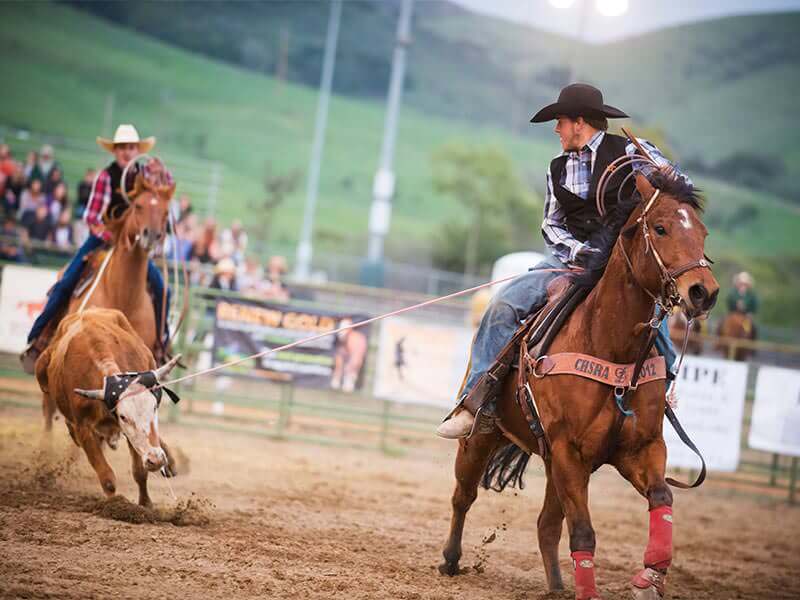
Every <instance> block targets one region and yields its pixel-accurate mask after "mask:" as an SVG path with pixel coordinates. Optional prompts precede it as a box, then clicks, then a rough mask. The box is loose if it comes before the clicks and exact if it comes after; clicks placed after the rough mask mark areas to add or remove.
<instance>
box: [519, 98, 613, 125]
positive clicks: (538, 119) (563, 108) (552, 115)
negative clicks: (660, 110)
mask: <svg viewBox="0 0 800 600" xmlns="http://www.w3.org/2000/svg"><path fill="white" fill-rule="evenodd" d="M579 114H584V115H586V116H590V117H606V118H607V119H627V118H628V115H626V114H625V113H624V112H622V111H621V110H620V109H618V108H615V107H613V106H609V105H608V104H604V105H603V108H602V109H601V110H598V109H596V108H587V107H586V106H584V105H578V104H571V103H568V102H554V103H553V104H548V105H547V106H545V107H544V108H543V109H542V110H540V111H539V112H537V113H536V114H535V115H533V118H532V119H531V123H545V122H547V121H552V120H553V119H556V118H558V116H559V115H579Z"/></svg>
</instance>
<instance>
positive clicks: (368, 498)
mask: <svg viewBox="0 0 800 600" xmlns="http://www.w3.org/2000/svg"><path fill="white" fill-rule="evenodd" d="M163 435H164V437H165V439H167V440H168V441H170V442H171V444H172V447H173V448H174V449H176V450H177V451H178V454H179V457H181V459H182V460H181V461H180V462H181V464H180V466H182V467H183V471H184V472H183V474H182V475H180V476H179V477H178V478H176V479H174V480H172V481H173V482H174V483H173V487H174V492H175V494H176V495H177V498H178V500H177V502H176V501H175V500H173V499H172V497H171V495H170V493H169V489H168V487H167V485H166V482H165V480H163V479H161V478H160V477H159V478H153V477H151V483H150V489H151V495H152V497H153V500H154V501H155V503H156V506H157V509H156V510H155V511H143V510H137V508H136V507H134V506H132V505H130V504H129V503H127V502H126V501H124V500H122V499H121V498H117V499H113V500H112V501H110V502H109V501H104V500H103V499H102V497H101V494H100V488H99V484H98V483H97V480H96V478H95V476H94V473H93V471H92V470H91V468H90V467H89V466H88V463H87V462H86V459H85V457H84V456H83V454H82V453H81V454H80V455H78V454H77V453H76V452H75V451H74V449H73V448H72V447H71V446H72V444H71V442H70V441H69V440H68V436H67V433H66V429H65V427H64V425H63V422H58V423H56V427H55V430H54V432H53V436H52V440H51V441H50V442H47V441H46V440H43V437H42V433H41V425H40V420H39V418H38V414H36V413H35V412H34V411H31V410H25V409H12V408H0V597H2V598H81V599H85V598H112V597H113V598H159V599H161V598H203V599H215V598H224V599H225V600H231V599H238V598H256V597H258V598H294V599H296V598H303V599H305V598H334V597H337V598H392V599H394V598H436V599H442V600H444V599H448V598H453V599H455V598H493V599H497V598H512V599H523V598H530V599H537V598H538V599H545V598H546V599H556V598H558V599H561V598H563V599H571V598H572V597H573V593H572V591H571V589H570V590H567V591H565V592H562V593H559V594H547V593H546V592H545V582H544V574H543V572H542V568H541V565H540V559H539V556H538V548H537V544H536V530H535V524H536V516H537V514H538V510H539V506H540V503H541V499H542V487H543V486H542V483H543V479H542V472H541V469H540V468H539V465H538V464H536V465H534V466H533V467H532V468H531V472H530V475H529V477H528V487H527V488H526V489H525V490H524V491H523V492H519V493H514V491H513V490H512V491H507V492H505V493H504V494H502V495H498V494H495V493H488V492H482V493H481V495H480V496H479V498H478V501H477V503H476V504H475V506H474V508H473V510H472V511H471V513H470V515H469V517H468V520H467V527H466V531H465V543H464V557H463V559H462V566H464V567H466V572H465V573H464V574H463V575H461V576H460V577H456V578H449V577H444V576H442V575H440V574H439V572H438V570H437V565H438V564H439V563H440V562H441V547H442V544H443V542H444V539H445V536H446V534H447V528H448V522H449V516H450V509H449V501H450V493H451V488H452V474H451V471H452V459H453V450H454V445H452V444H450V443H445V442H442V443H441V445H439V446H435V447H436V448H438V450H439V453H438V454H436V455H433V456H431V457H429V458H428V459H422V458H409V457H404V458H390V457H385V456H382V455H380V454H378V453H370V452H366V451H356V450H343V449H332V448H328V447H318V446H312V445H305V444H299V443H281V442H274V441H267V440H264V439H262V438H258V437H251V436H243V435H233V434H230V433H219V432H214V431H206V430H200V429H196V428H191V429H190V428H187V427H181V426H171V427H170V426H164V427H163ZM109 454H110V457H111V462H112V466H113V467H114V470H115V472H116V473H117V481H118V491H119V492H120V493H121V494H122V495H124V496H125V497H127V498H129V499H134V500H135V498H136V495H135V484H134V483H133V480H132V479H131V476H130V468H129V460H128V452H127V450H125V449H123V448H121V449H120V450H118V451H116V452H109ZM591 489H592V492H593V493H592V500H591V503H592V515H593V518H594V524H595V528H596V531H597V539H598V549H597V566H598V583H599V586H600V589H601V591H602V592H603V593H604V598H606V599H607V600H610V599H616V598H628V587H627V581H628V580H629V579H630V577H631V576H632V575H633V574H634V572H635V571H636V570H637V568H638V567H639V564H640V560H641V556H642V553H643V550H644V546H645V544H646V537H647V510H646V504H645V502H644V501H643V500H642V499H640V498H639V497H638V496H637V495H636V494H635V492H633V490H632V489H631V488H630V487H628V485H627V484H626V483H625V482H623V481H622V480H621V479H620V478H619V477H618V476H617V475H616V474H615V473H613V472H611V471H606V470H602V471H601V472H600V473H598V474H597V475H595V477H594V479H593V482H592V488H591ZM675 495H676V501H675V523H676V531H675V559H674V562H673V567H672V569H671V570H670V577H669V592H668V597H670V598H687V599H688V598H691V599H706V598H720V599H729V598H741V599H751V598H752V599H755V598H770V599H777V598H800V576H799V575H798V566H800V559H798V557H800V510H798V509H797V508H794V509H792V508H789V507H787V506H786V505H785V504H782V503H780V502H778V501H772V500H756V499H755V498H752V497H749V496H743V495H741V494H738V495H736V496H730V494H729V492H728V491H727V490H726V489H725V488H723V487H721V486H718V485H715V484H714V483H713V481H712V482H711V484H710V485H707V486H704V487H703V488H702V489H701V490H699V491H694V492H681V491H676V493H675ZM561 556H562V569H564V575H565V581H566V582H567V585H568V586H570V587H571V583H572V577H571V570H570V566H569V550H568V547H567V544H566V536H565V539H564V540H562V551H561Z"/></svg>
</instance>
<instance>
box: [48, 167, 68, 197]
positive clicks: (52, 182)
mask: <svg viewBox="0 0 800 600" xmlns="http://www.w3.org/2000/svg"><path fill="white" fill-rule="evenodd" d="M59 183H64V173H63V172H62V171H61V169H60V168H59V167H57V166H56V167H53V168H52V170H51V171H50V174H49V175H48V176H47V179H45V181H44V193H45V194H52V193H53V190H54V189H56V186H57V185H58V184H59Z"/></svg>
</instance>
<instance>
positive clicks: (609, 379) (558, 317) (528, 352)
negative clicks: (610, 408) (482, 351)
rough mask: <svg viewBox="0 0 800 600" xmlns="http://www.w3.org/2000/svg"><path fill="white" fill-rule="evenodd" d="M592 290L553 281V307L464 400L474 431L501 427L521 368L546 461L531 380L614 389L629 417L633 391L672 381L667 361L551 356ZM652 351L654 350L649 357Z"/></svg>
mask: <svg viewBox="0 0 800 600" xmlns="http://www.w3.org/2000/svg"><path fill="white" fill-rule="evenodd" d="M591 289H592V288H591V287H588V286H576V285H573V284H571V283H570V282H569V280H568V279H567V278H566V277H559V278H558V279H556V280H554V281H553V283H552V284H551V285H550V287H549V289H548V294H549V295H548V302H547V304H546V305H545V306H544V307H543V308H542V309H541V310H539V311H538V312H536V313H533V314H531V315H530V316H529V317H528V318H527V319H526V320H525V321H523V323H522V324H521V325H520V327H519V328H518V329H517V331H516V332H515V334H514V336H513V337H512V339H511V341H510V342H509V343H508V344H506V346H505V347H504V348H503V350H502V351H501V352H500V354H499V355H498V357H497V359H496V360H495V362H494V363H493V364H492V366H491V367H490V368H489V370H488V371H487V372H486V373H485V374H484V375H483V376H482V377H481V378H480V379H479V380H478V382H477V383H476V384H475V387H474V388H473V389H472V390H471V392H470V394H469V395H468V396H467V397H466V398H464V399H463V401H462V405H463V406H464V407H465V408H467V409H468V410H469V411H470V412H472V413H473V414H474V415H475V423H476V424H475V429H474V431H475V430H477V431H478V432H480V433H488V432H490V431H491V430H493V429H494V427H495V426H496V424H497V423H498V419H497V414H496V406H495V400H496V396H497V393H498V392H499V390H501V389H502V387H503V383H504V381H505V379H506V378H507V377H508V375H509V373H510V372H511V370H513V369H517V374H516V378H517V381H516V397H517V404H518V405H519V407H520V409H521V410H522V413H523V414H524V415H525V418H526V420H527V421H528V426H529V427H530V430H531V432H532V433H533V435H534V437H535V438H536V441H537V445H538V450H539V455H540V456H542V457H543V458H544V457H545V455H546V453H547V447H548V444H547V439H546V436H545V431H544V428H543V427H542V423H541V421H540V419H539V414H538V411H537V408H536V401H535V400H534V397H533V391H532V390H531V386H530V384H529V381H528V378H529V376H530V375H533V376H535V377H539V378H541V377H545V376H547V375H559V374H569V375H578V376H581V377H585V378H588V379H592V380H594V381H598V382H600V383H603V384H606V385H609V386H612V387H613V388H614V395H615V398H616V401H617V404H618V406H619V408H620V411H622V414H623V415H625V416H627V415H628V414H629V411H627V409H626V407H625V402H624V399H625V396H626V391H627V390H629V389H630V390H635V389H636V387H637V386H638V385H641V384H644V383H649V382H651V381H656V380H659V379H666V378H667V369H666V364H665V362H664V358H663V357H661V356H655V357H652V358H647V359H645V360H642V361H637V363H636V364H617V363H612V362H609V361H606V360H603V359H599V358H596V357H593V356H589V355H586V354H580V353H577V352H560V353H558V354H554V355H552V356H548V355H547V350H548V348H549V347H550V345H551V344H552V342H553V340H554V339H555V337H556V335H557V334H558V332H559V331H560V330H561V327H562V326H563V325H564V323H565V322H566V321H567V319H568V318H569V317H570V315H571V314H572V313H573V312H574V310H575V308H576V307H577V306H578V305H579V304H580V303H581V302H583V300H585V299H586V297H587V296H588V295H589V292H591ZM649 350H650V348H649V347H648V349H647V354H649Z"/></svg>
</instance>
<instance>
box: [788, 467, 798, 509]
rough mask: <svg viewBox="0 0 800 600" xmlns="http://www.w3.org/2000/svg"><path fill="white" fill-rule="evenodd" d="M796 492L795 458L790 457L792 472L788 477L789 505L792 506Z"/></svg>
mask: <svg viewBox="0 0 800 600" xmlns="http://www.w3.org/2000/svg"><path fill="white" fill-rule="evenodd" d="M796 491H797V457H796V456H793V457H792V472H791V474H790V475H789V504H794V499H795V492H796Z"/></svg>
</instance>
